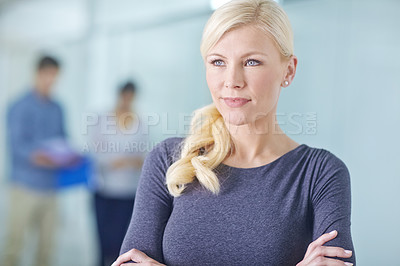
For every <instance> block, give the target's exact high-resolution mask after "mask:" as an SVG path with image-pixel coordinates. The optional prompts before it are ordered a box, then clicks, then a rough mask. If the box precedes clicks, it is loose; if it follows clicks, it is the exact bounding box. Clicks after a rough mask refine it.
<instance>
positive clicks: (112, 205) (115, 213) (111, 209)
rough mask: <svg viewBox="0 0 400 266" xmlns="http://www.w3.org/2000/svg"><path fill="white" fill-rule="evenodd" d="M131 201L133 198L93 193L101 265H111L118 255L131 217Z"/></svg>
mask: <svg viewBox="0 0 400 266" xmlns="http://www.w3.org/2000/svg"><path fill="white" fill-rule="evenodd" d="M133 203H134V198H131V199H115V198H109V197H105V196H103V195H100V194H98V193H95V194H94V204H95V210H96V221H97V230H98V235H99V240H100V262H99V264H100V265H101V266H105V265H107V266H109V265H111V264H112V263H113V262H114V261H115V260H116V259H117V257H118V256H119V251H120V248H121V245H122V241H123V240H124V237H125V233H126V231H127V229H128V226H129V222H130V219H131V215H132V211H133Z"/></svg>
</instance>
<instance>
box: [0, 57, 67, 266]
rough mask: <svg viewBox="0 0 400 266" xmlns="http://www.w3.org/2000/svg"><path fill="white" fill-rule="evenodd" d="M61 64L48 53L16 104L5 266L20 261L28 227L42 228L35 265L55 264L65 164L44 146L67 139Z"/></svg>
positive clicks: (10, 129) (10, 123)
mask: <svg viewBox="0 0 400 266" xmlns="http://www.w3.org/2000/svg"><path fill="white" fill-rule="evenodd" d="M59 69H60V64H59V62H58V61H57V60H56V59H55V58H52V57H50V56H43V57H42V58H41V59H40V60H39V62H38V64H37V68H36V73H35V82H34V86H33V88H32V89H31V90H30V91H29V92H28V93H27V94H26V95H24V96H23V97H21V98H20V99H18V100H17V101H16V102H15V103H14V104H13V105H12V106H10V108H9V111H8V117H7V134H8V142H9V148H10V155H11V179H10V181H11V186H10V196H11V198H10V209H9V217H8V218H9V219H8V220H9V227H8V230H7V233H8V236H7V240H6V244H5V254H4V255H5V256H4V258H3V261H2V263H1V265H3V266H13V265H18V264H19V262H18V260H19V259H20V257H22V254H23V253H22V248H23V242H24V241H23V240H24V234H25V233H26V231H27V229H29V230H35V231H37V232H38V237H39V240H38V245H37V252H36V261H35V264H34V265H40V266H46V265H50V264H51V263H50V259H51V257H50V255H51V254H52V251H53V248H52V247H53V246H54V244H53V241H54V239H53V238H54V235H55V229H56V221H57V216H58V214H57V199H56V193H55V192H56V190H55V188H56V171H57V169H58V167H59V165H58V164H57V163H55V162H54V161H53V160H52V158H51V156H49V155H48V154H47V153H46V152H45V151H44V150H43V149H42V148H41V147H42V145H43V144H44V143H46V141H49V140H52V139H55V138H59V139H60V138H65V131H64V119H63V112H62V108H61V106H60V105H59V104H58V103H57V102H55V101H54V100H53V99H52V97H51V92H52V88H53V85H54V83H55V81H56V79H57V76H58V74H59Z"/></svg>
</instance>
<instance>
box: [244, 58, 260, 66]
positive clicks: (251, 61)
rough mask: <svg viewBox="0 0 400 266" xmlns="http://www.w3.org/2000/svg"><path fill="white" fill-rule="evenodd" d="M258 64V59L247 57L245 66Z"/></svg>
mask: <svg viewBox="0 0 400 266" xmlns="http://www.w3.org/2000/svg"><path fill="white" fill-rule="evenodd" d="M259 64H260V61H258V60H254V59H249V60H247V61H246V65H247V66H257V65H259Z"/></svg>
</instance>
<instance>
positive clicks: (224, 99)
mask: <svg viewBox="0 0 400 266" xmlns="http://www.w3.org/2000/svg"><path fill="white" fill-rule="evenodd" d="M205 64H206V79H207V84H208V87H209V89H210V92H211V95H212V98H213V101H214V103H215V105H216V107H217V109H218V111H219V112H220V113H221V115H222V116H223V118H224V120H225V122H228V123H229V124H232V125H237V126H239V125H244V124H253V123H255V121H256V120H259V119H267V118H268V117H269V118H271V117H272V116H271V114H272V115H275V113H276V107H277V103H278V98H279V93H280V89H281V86H283V87H286V86H287V85H285V83H284V82H285V81H288V82H289V84H290V82H291V81H292V79H293V78H294V74H295V70H296V64H297V58H296V57H295V56H293V57H292V58H291V59H290V60H287V59H286V60H284V59H282V58H281V54H280V52H279V50H278V48H277V47H276V46H275V44H274V41H273V40H272V39H271V38H270V37H269V36H268V35H267V34H266V33H265V32H264V31H262V30H261V29H259V28H257V27H254V26H242V27H239V28H237V29H234V30H232V31H228V32H227V33H225V34H224V35H223V36H222V38H221V39H220V40H219V41H218V42H217V44H216V45H215V46H214V47H213V48H212V49H210V51H209V52H208V54H207V55H206V58H205ZM233 98H237V99H233Z"/></svg>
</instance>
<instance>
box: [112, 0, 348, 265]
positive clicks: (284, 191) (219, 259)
mask: <svg viewBox="0 0 400 266" xmlns="http://www.w3.org/2000/svg"><path fill="white" fill-rule="evenodd" d="M201 52H202V56H203V58H204V63H205V65H206V79H207V83H208V86H209V89H210V92H211V95H212V99H213V103H212V104H210V105H208V106H205V107H204V108H201V109H199V110H197V111H196V112H195V115H194V117H193V120H192V125H191V131H190V134H189V135H188V136H187V137H186V138H168V139H166V140H164V141H162V142H161V143H160V144H159V145H157V146H156V147H155V148H154V149H153V150H152V151H151V152H150V153H149V155H148V156H147V157H146V160H145V162H144V166H143V172H142V175H141V178H140V181H139V186H138V191H137V197H136V202H135V208H134V212H133V217H132V220H131V224H130V227H129V229H128V232H127V234H126V236H125V239H124V243H123V245H122V248H121V253H123V254H122V255H121V256H120V257H119V258H118V259H117V260H116V261H115V262H114V264H113V265H122V264H123V265H164V264H166V265H169V266H173V265H273V266H276V265H297V266H305V265H353V264H354V263H355V260H356V259H355V254H354V247H353V243H352V237H351V228H350V216H351V190H350V176H349V171H348V169H347V167H346V165H345V164H344V163H343V162H342V161H341V160H340V159H339V158H338V157H336V156H335V155H333V154H332V153H330V152H329V151H327V150H324V149H320V148H315V147H310V146H308V145H306V144H298V143H296V142H295V141H294V140H292V139H290V138H289V137H288V136H287V135H285V134H284V133H283V131H282V130H281V129H280V127H279V125H278V124H277V121H276V108H277V104H278V98H279V94H280V91H281V88H284V87H287V86H289V85H290V84H291V82H292V81H293V78H294V77H295V73H296V66H297V58H296V56H295V55H294V54H293V34H292V30H291V26H290V23H289V20H288V18H287V16H286V14H285V12H284V11H283V10H282V9H281V7H279V5H278V4H276V3H275V2H274V1H272V0H238V1H232V2H229V3H227V4H225V5H224V6H222V7H220V8H219V9H217V10H216V11H215V12H214V14H213V15H212V16H211V18H210V19H209V21H208V23H207V25H206V27H205V29H204V33H203V38H202V43H201ZM129 262H136V263H135V264H130V263H129Z"/></svg>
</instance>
